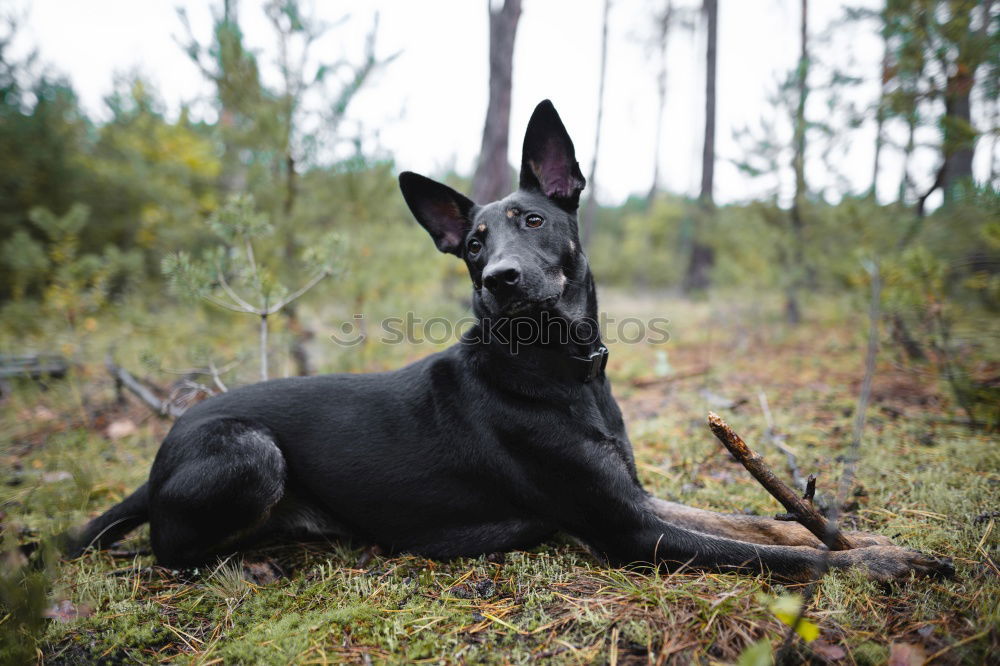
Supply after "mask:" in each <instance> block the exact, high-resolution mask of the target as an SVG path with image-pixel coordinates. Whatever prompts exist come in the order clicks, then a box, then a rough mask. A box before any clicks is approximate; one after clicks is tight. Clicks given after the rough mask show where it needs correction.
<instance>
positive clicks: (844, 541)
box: [708, 412, 855, 550]
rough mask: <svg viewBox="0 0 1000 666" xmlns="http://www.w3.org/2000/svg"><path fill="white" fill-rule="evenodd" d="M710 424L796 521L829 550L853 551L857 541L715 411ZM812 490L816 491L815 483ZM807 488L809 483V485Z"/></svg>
mask: <svg viewBox="0 0 1000 666" xmlns="http://www.w3.org/2000/svg"><path fill="white" fill-rule="evenodd" d="M708 425H709V427H710V428H711V429H712V433H714V434H715V436H716V437H717V438H718V439H719V441H720V442H722V443H723V445H724V446H725V447H726V448H727V449H728V450H729V452H730V453H731V454H733V457H734V458H736V459H737V460H738V461H739V462H740V463H741V464H742V465H743V466H744V467H745V468H746V469H747V471H748V472H750V474H751V475H752V476H753V478H755V479H757V482H758V483H760V485H762V486H764V489H765V490H766V491H767V492H769V493H770V494H771V496H772V497H774V498H775V499H776V500H778V501H779V502H781V504H782V506H784V507H785V510H786V511H788V513H789V514H791V515H792V516H794V517H795V520H796V521H797V522H798V523H799V524H800V525H802V526H803V527H805V528H806V529H807V530H809V531H810V532H812V533H813V534H814V535H816V538H817V539H819V540H820V541H822V542H823V543H824V544H826V545H827V547H828V548H830V550H850V549H851V548H854V547H855V546H854V544H853V543H852V542H851V540H850V539H848V538H847V537H846V536H844V535H843V534H842V533H841V532H840V530H838V529H837V528H836V526H835V525H833V524H831V523H830V522H829V521H827V519H826V518H824V517H823V515H822V514H821V513H820V512H819V511H817V510H816V508H815V507H814V506H813V505H812V504H811V503H810V502H808V501H806V500H805V499H803V498H801V497H799V496H798V495H797V494H796V493H795V491H793V490H792V489H791V488H789V487H788V486H787V485H786V484H785V483H784V481H782V480H781V479H779V478H778V477H777V476H775V474H774V472H772V471H771V468H770V467H768V466H767V463H765V462H764V459H763V458H762V457H761V456H760V454H758V453H755V452H754V451H753V450H752V449H751V448H750V447H749V446H747V443H746V442H745V441H743V438H742V437H740V436H739V435H737V434H736V432H735V431H733V429H732V428H730V427H729V425H728V424H727V423H726V422H725V421H723V420H722V419H721V418H720V417H719V415H718V414H716V413H715V412H709V413H708ZM812 485H813V491H814V492H815V483H813V484H812ZM807 488H808V484H807Z"/></svg>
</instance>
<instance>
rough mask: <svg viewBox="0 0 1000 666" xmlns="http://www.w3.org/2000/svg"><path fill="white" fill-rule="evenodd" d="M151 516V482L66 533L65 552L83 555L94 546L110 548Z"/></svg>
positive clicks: (69, 554)
mask: <svg viewBox="0 0 1000 666" xmlns="http://www.w3.org/2000/svg"><path fill="white" fill-rule="evenodd" d="M148 520H149V483H148V482H147V483H144V484H142V485H141V486H139V487H138V488H137V489H136V491H135V492H134V493H132V494H131V495H129V496H128V497H126V498H125V499H123V500H122V501H121V502H119V503H118V504H116V505H115V506H113V507H111V508H110V509H108V510H107V511H105V512H104V513H102V514H101V515H100V516H98V517H97V518H94V519H93V520H92V521H90V522H89V523H87V524H86V526H84V528H83V529H82V530H78V531H75V532H73V533H67V534H65V535H63V546H64V552H65V554H66V555H67V556H68V557H79V556H80V555H82V554H83V553H84V552H85V551H87V550H88V549H90V548H94V549H96V550H101V549H104V548H107V547H108V546H110V545H111V544H113V543H114V542H116V541H118V540H119V539H121V538H122V537H123V536H125V535H126V534H128V533H129V532H131V531H132V530H134V529H135V528H137V527H139V526H140V525H142V524H143V523H145V522H147V521H148Z"/></svg>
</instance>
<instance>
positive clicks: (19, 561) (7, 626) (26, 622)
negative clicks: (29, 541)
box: [0, 530, 55, 664]
mask: <svg viewBox="0 0 1000 666" xmlns="http://www.w3.org/2000/svg"><path fill="white" fill-rule="evenodd" d="M35 558H36V561H34V562H32V563H29V562H28V561H27V560H26V559H25V558H24V557H23V556H22V555H21V554H20V551H19V549H18V545H17V540H16V539H15V538H14V537H13V535H12V534H11V533H10V532H9V531H6V530H5V531H3V532H0V663H4V664H27V663H31V662H34V661H35V660H36V658H37V654H38V653H37V650H38V645H39V640H40V639H41V637H42V635H43V634H44V633H45V629H46V624H47V622H46V620H45V618H44V617H43V613H44V611H45V610H46V609H47V608H48V603H49V601H48V592H49V588H50V586H51V584H52V578H53V576H54V574H55V571H54V566H53V564H54V562H55V553H54V552H53V551H52V549H51V548H50V547H49V546H48V545H46V546H45V547H44V548H43V552H41V553H39V554H37V555H36V556H35Z"/></svg>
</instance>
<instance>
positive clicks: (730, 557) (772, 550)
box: [585, 513, 954, 582]
mask: <svg viewBox="0 0 1000 666" xmlns="http://www.w3.org/2000/svg"><path fill="white" fill-rule="evenodd" d="M589 536H590V538H587V539H585V540H586V541H588V542H589V543H590V545H591V546H592V547H593V548H594V549H595V550H596V551H597V552H598V553H599V554H602V555H604V556H605V557H606V558H607V559H608V560H609V561H611V562H612V563H613V564H619V565H625V564H643V563H646V564H651V565H663V566H666V567H667V568H669V569H677V568H679V567H683V566H688V567H691V568H695V569H711V570H715V571H733V572H742V573H770V574H773V575H776V576H778V577H780V578H784V579H787V580H793V581H800V582H801V581H809V580H815V579H816V578H819V577H820V576H822V575H823V573H824V572H825V571H826V569H827V568H831V569H847V568H859V569H861V570H863V571H865V573H867V574H868V575H869V576H870V577H871V578H873V579H876V580H882V581H889V580H902V579H906V578H908V577H909V576H910V574H911V573H914V574H917V575H938V576H940V575H943V576H948V575H951V574H952V573H954V568H953V567H952V566H951V563H950V561H948V560H940V559H937V558H935V557H932V556H929V555H925V554H923V553H920V552H918V551H915V550H910V549H907V548H901V547H898V546H868V547H862V548H855V549H853V550H847V551H834V552H829V553H824V552H823V551H821V550H819V549H817V548H814V547H811V546H775V545H765V544H759V543H750V542H746V541H738V540H734V539H727V538H723V537H719V536H714V535H710V534H704V533H701V532H696V531H692V530H688V529H684V528H682V527H677V526H674V525H670V524H668V523H665V522H663V521H662V520H660V519H659V518H657V517H656V516H654V515H653V514H651V513H647V514H645V516H643V517H642V519H641V524H633V527H631V528H628V527H626V525H624V524H622V523H621V522H618V523H617V525H616V526H615V528H614V529H612V528H611V526H608V529H607V530H605V531H602V532H600V533H593V532H592V533H591V535H589Z"/></svg>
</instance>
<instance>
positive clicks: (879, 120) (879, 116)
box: [868, 33, 889, 201]
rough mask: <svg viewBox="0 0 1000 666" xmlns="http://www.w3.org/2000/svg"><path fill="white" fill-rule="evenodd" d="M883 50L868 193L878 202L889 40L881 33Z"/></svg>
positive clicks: (883, 142)
mask: <svg viewBox="0 0 1000 666" xmlns="http://www.w3.org/2000/svg"><path fill="white" fill-rule="evenodd" d="M882 39H883V44H884V46H883V50H882V71H881V72H880V74H881V76H880V78H879V81H880V85H879V93H878V107H877V108H876V109H875V161H874V164H873V165H872V186H871V189H870V190H869V192H868V196H870V197H871V198H872V199H873V200H875V201H877V200H878V172H879V162H880V161H881V157H882V146H883V145H884V144H885V137H884V136H883V135H882V129H883V127H884V126H885V112H886V99H885V92H886V86H887V85H888V83H889V40H888V39H887V38H886V37H885V34H884V33H883V36H882Z"/></svg>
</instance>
